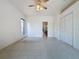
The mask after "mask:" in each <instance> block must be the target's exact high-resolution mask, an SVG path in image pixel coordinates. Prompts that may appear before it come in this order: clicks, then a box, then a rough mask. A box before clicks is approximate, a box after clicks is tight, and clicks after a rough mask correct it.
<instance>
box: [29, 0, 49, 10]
mask: <svg viewBox="0 0 79 59" xmlns="http://www.w3.org/2000/svg"><path fill="white" fill-rule="evenodd" d="M34 2H35V4H34V5H29V7H36V10H37V11H40V10H43V9H47V7H46V6H44V4H45V3H46V2H48V0H34Z"/></svg>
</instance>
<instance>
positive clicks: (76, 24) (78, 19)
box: [59, 1, 79, 49]
mask: <svg viewBox="0 0 79 59" xmlns="http://www.w3.org/2000/svg"><path fill="white" fill-rule="evenodd" d="M59 23H60V24H59V25H60V39H61V40H62V41H64V42H66V43H68V44H70V45H72V46H73V47H74V48H77V49H79V1H77V2H76V3H75V4H74V5H72V6H71V7H70V8H68V9H67V10H66V11H64V12H63V13H62V14H61V15H60V22H59Z"/></svg>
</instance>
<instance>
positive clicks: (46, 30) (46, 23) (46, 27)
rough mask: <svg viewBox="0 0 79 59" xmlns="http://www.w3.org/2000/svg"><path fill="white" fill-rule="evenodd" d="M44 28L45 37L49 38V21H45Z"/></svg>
mask: <svg viewBox="0 0 79 59" xmlns="http://www.w3.org/2000/svg"><path fill="white" fill-rule="evenodd" d="M42 30H43V38H47V37H48V22H43V25H42Z"/></svg>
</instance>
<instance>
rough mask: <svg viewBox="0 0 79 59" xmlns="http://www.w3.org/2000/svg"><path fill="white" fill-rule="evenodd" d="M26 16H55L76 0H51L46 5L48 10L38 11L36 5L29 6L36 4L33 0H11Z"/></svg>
mask: <svg viewBox="0 0 79 59" xmlns="http://www.w3.org/2000/svg"><path fill="white" fill-rule="evenodd" d="M9 1H10V2H11V3H12V4H13V5H14V6H15V7H16V8H18V9H19V11H21V12H22V13H23V14H24V15H25V16H54V15H56V14H57V13H59V12H60V11H61V10H63V9H64V8H65V7H67V6H68V5H69V4H70V3H72V2H73V1H76V0H49V1H48V2H47V4H46V5H45V6H47V8H48V9H47V10H43V11H40V12H37V11H36V10H35V8H34V7H31V8H30V7H28V5H30V4H34V1H33V0H9Z"/></svg>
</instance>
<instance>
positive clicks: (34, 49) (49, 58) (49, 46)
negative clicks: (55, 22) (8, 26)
mask: <svg viewBox="0 0 79 59" xmlns="http://www.w3.org/2000/svg"><path fill="white" fill-rule="evenodd" d="M0 59H79V51H77V50H75V49H74V48H72V47H71V46H69V45H67V44H65V43H63V42H61V41H58V40H56V39H55V38H48V39H41V38H25V39H23V40H20V41H19V42H17V43H15V44H13V45H11V46H9V47H7V48H5V49H3V50H2V51H0Z"/></svg>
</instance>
